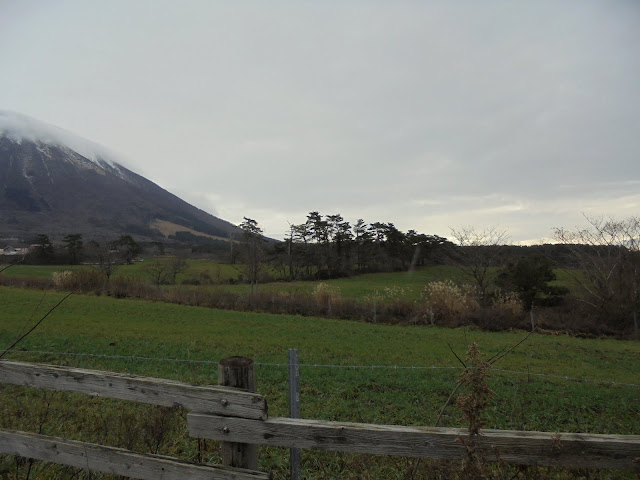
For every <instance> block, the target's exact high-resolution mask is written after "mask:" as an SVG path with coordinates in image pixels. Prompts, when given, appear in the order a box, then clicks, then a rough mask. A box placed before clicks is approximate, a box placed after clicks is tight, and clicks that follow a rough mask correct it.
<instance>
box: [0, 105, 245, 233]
mask: <svg viewBox="0 0 640 480" xmlns="http://www.w3.org/2000/svg"><path fill="white" fill-rule="evenodd" d="M176 168H177V167H176ZM235 230H236V227H235V226H234V225H232V224H231V223H229V222H226V221H224V220H222V219H220V218H217V217H214V216H213V215H210V214H208V213H206V212H204V211H203V210H200V209H198V208H196V207H194V206H193V205H190V204H188V203H187V202H185V201H183V200H181V199H180V198H178V197H177V196H175V195H173V194H172V193H170V192H168V191H166V190H164V189H163V188H161V187H159V186H158V185H156V184H155V183H153V182H151V181H150V180H147V179H146V178H144V177H142V176H140V175H138V174H136V173H134V172H132V171H131V170H129V169H127V168H126V167H124V166H123V165H122V164H120V163H118V161H116V155H114V154H112V153H110V152H109V151H108V150H107V149H105V148H104V147H101V146H100V145H97V144H95V143H92V142H90V141H88V140H85V139H83V138H80V137H77V136H75V135H73V134H71V133H69V132H67V131H65V130H62V129H60V128H57V127H54V126H52V125H49V124H46V123H43V122H40V121H38V120H35V119H33V118H30V117H27V116H25V115H21V114H18V113H14V112H5V111H0V238H7V237H17V238H23V239H25V240H26V241H29V240H30V239H32V238H33V237H35V236H36V235H37V234H39V233H44V234H47V235H49V236H50V237H51V238H52V239H54V238H60V237H63V236H64V235H67V234H69V233H82V234H83V236H84V238H85V239H94V238H95V239H113V238H117V237H119V236H121V235H125V234H128V235H132V236H133V237H134V238H136V239H138V240H161V239H162V238H165V237H166V236H167V235H169V234H171V233H175V232H178V231H186V232H189V233H191V234H195V235H201V236H208V237H214V238H222V239H227V238H228V236H229V234H230V233H232V232H234V231H235Z"/></svg>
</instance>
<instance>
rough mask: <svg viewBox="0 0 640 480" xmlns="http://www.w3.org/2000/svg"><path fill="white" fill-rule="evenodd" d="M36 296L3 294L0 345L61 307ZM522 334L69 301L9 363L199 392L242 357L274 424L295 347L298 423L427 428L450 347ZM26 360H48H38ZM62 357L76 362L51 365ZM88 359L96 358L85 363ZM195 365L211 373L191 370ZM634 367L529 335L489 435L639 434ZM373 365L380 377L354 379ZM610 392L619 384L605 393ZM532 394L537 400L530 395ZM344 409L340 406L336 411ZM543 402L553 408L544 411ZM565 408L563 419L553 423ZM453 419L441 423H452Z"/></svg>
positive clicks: (623, 348)
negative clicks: (154, 381)
mask: <svg viewBox="0 0 640 480" xmlns="http://www.w3.org/2000/svg"><path fill="white" fill-rule="evenodd" d="M45 293H46V294H45V296H44V298H42V295H43V294H42V293H41V292H34V291H29V290H22V289H11V288H1V289H0V304H1V305H2V307H3V308H2V312H3V313H2V317H3V321H2V324H1V325H0V342H2V345H7V344H9V343H10V342H11V341H12V340H13V339H14V338H15V337H16V335H17V334H18V332H19V331H20V329H21V328H22V327H23V325H24V324H25V322H27V321H28V320H29V317H30V316H31V315H32V314H33V318H32V320H31V322H33V321H34V320H35V319H37V318H39V316H40V315H41V314H42V313H43V312H45V311H46V310H47V309H48V308H49V307H50V306H52V305H53V304H55V302H57V300H58V299H59V298H60V296H61V294H60V293H53V292H45ZM36 309H37V310H36ZM524 335H525V334H524V332H504V333H487V332H481V331H473V330H463V329H441V328H429V327H418V326H415V327H410V326H389V325H371V324H366V323H358V322H348V321H340V320H328V319H317V318H309V317H297V316H279V315H269V314H257V313H247V312H233V311H221V310H211V309H204V308H197V307H184V306H179V305H171V304H165V303H152V302H147V301H135V300H115V299H112V298H109V297H95V296H72V297H70V298H69V299H68V300H67V301H66V302H65V303H64V304H63V305H62V306H61V307H60V308H58V309H57V310H55V311H54V313H53V314H52V315H51V316H50V317H49V318H47V319H46V320H45V322H44V323H43V324H42V326H41V327H40V328H39V329H38V330H36V331H35V332H34V333H33V334H32V335H30V336H29V337H28V338H27V339H26V340H25V341H24V342H23V343H21V344H20V345H19V349H20V350H22V351H17V352H15V353H12V354H11V357H12V358H16V359H30V360H36V359H37V360H43V359H44V360H46V361H54V362H64V363H69V364H74V365H79V366H86V367H92V368H93V367H95V368H103V369H112V370H117V371H128V372H131V373H138V374H145V375H153V376H159V377H163V378H176V379H180V380H185V381H190V382H199V383H202V382H204V383H206V382H209V381H211V380H212V379H214V378H215V371H216V370H215V362H216V361H217V360H219V359H220V358H223V357H226V356H231V355H244V356H249V357H252V358H254V360H255V361H256V362H257V363H259V364H260V366H259V369H258V375H259V382H260V384H261V387H260V390H261V392H262V393H264V394H265V395H267V397H268V399H269V404H270V406H271V409H272V413H275V414H276V415H283V414H284V413H285V412H286V405H285V400H286V395H285V393H286V388H285V385H284V383H283V382H284V380H285V379H284V375H285V373H286V368H284V366H282V365H283V364H285V363H286V358H287V350H288V349H289V348H298V349H299V350H300V356H301V361H302V363H304V364H305V365H306V366H305V367H303V374H304V375H305V376H306V378H304V376H303V383H304V385H305V388H307V389H310V391H312V392H313V394H312V395H309V396H308V398H307V399H306V400H305V401H304V402H303V412H304V414H305V415H306V416H309V417H320V418H333V419H340V420H348V421H372V422H383V423H400V424H403V423H410V424H423V425H429V424H431V423H433V422H434V421H435V416H434V415H435V414H436V412H437V411H438V409H439V407H440V406H441V405H442V404H443V402H444V399H445V398H446V395H448V392H449V390H450V388H451V387H452V386H453V385H454V382H455V379H456V374H457V373H459V371H458V370H456V369H457V367H459V363H458V361H457V360H456V358H455V357H454V355H453V354H452V353H451V351H450V350H449V346H448V345H451V347H452V348H453V349H454V350H455V351H456V352H457V353H458V355H460V356H463V355H464V352H465V349H466V345H467V344H468V343H471V342H477V343H478V345H479V346H480V349H481V350H482V351H483V352H485V353H487V354H488V355H489V356H491V355H493V354H495V353H497V352H499V351H501V350H502V349H503V348H505V347H508V346H510V345H513V344H515V343H516V342H517V341H518V340H519V339H520V338H522V337H523V336H524ZM25 350H26V351H25ZM29 351H43V352H54V353H51V354H42V355H41V354H31V353H28V352H29ZM56 352H57V353H56ZM61 352H65V353H69V354H81V355H80V356H76V355H58V353H61ZM95 354H98V355H105V357H100V356H99V357H92V356H91V355H95ZM82 355H89V356H82ZM112 356H113V357H117V356H122V357H131V356H137V357H157V358H162V359H182V360H191V361H192V364H188V363H178V362H172V361H169V360H165V361H145V360H139V361H138V360H131V359H127V358H123V359H117V358H109V357H112ZM196 361H205V362H214V364H208V363H202V364H200V363H193V362H196ZM311 365H332V367H316V366H311ZM638 365H640V344H639V343H638V342H635V341H618V340H610V339H577V338H570V337H566V336H543V335H533V336H531V337H530V338H529V339H528V340H527V342H526V343H524V344H523V345H521V346H520V347H518V349H517V350H515V351H514V352H512V353H511V354H509V355H508V356H507V357H506V358H504V359H503V360H502V361H501V362H500V363H499V364H498V365H496V367H497V368H500V369H504V370H513V371H517V372H521V373H520V374H515V373H504V372H496V373H495V375H494V382H495V383H496V386H495V388H496V393H497V394H498V395H497V397H496V402H497V405H496V410H495V412H493V413H492V416H491V418H492V420H491V426H492V427H494V428H516V427H518V428H519V427H522V426H525V427H526V428H531V429H539V430H553V431H555V430H566V431H579V429H580V426H581V425H589V426H590V431H598V432H599V433H636V434H637V433H640V422H637V421H635V422H634V421H631V420H632V419H633V418H635V420H638V417H637V415H638V410H637V409H638V406H637V405H635V406H634V403H637V402H633V401H631V400H632V399H633V398H637V396H638V392H639V390H638V389H637V388H634V387H626V386H624V385H622V384H640V373H639V372H638ZM371 366H377V367H384V368H357V367H371ZM388 367H391V368H388ZM393 367H402V368H400V369H397V368H393ZM404 367H417V368H415V369H411V368H404ZM425 367H437V368H434V369H431V368H425ZM440 367H448V368H443V369H440ZM449 367H450V368H449ZM537 375H553V376H557V377H558V378H555V377H554V378H544V377H538V376H537ZM563 377H569V378H571V379H588V380H590V381H592V382H589V383H587V382H581V381H575V380H566V379H564V378H563ZM613 381H615V382H616V384H618V385H612V384H611V382H613ZM601 382H603V383H601ZM525 384H526V385H527V388H528V389H529V392H528V395H529V396H531V401H532V402H535V403H536V404H537V405H538V406H537V407H536V408H535V409H533V410H531V411H530V412H529V414H528V415H527V416H526V418H525V419H519V420H518V422H521V423H523V424H524V425H515V424H514V423H513V422H514V420H513V418H512V415H511V413H510V412H506V411H505V410H504V408H509V405H510V404H511V406H513V402H515V401H516V400H515V399H517V396H518V393H517V391H518V390H520V389H522V388H523V385H525ZM538 388H540V391H539V392H536V390H537V389H538ZM514 389H515V390H514ZM350 390H352V392H351V393H347V392H349V391H350ZM376 391H379V392H381V393H382V398H379V397H377V396H376V394H375V393H376ZM568 392H573V393H572V394H568ZM514 396H515V397H514ZM387 397H388V398H394V402H393V404H394V405H393V408H386V407H384V405H385V401H386V399H387ZM346 399H348V400H349V401H346V402H345V400H346ZM418 399H420V401H418ZM625 399H626V401H625ZM357 400H362V401H363V402H364V405H365V406H366V407H365V408H363V407H362V405H360V406H359V404H358V401H357ZM605 400H606V401H605ZM549 402H551V403H552V404H554V405H555V406H554V407H553V408H552V409H551V411H546V408H547V407H548V405H547V404H548V403H549ZM603 405H607V407H606V409H605V410H606V411H603V412H601V414H599V415H594V416H593V417H590V416H587V417H585V418H583V419H582V420H581V423H576V419H575V418H574V417H573V411H574V407H578V406H579V407H580V408H582V407H584V408H587V409H589V408H592V409H596V410H597V411H600V410H602V409H603ZM556 407H557V408H556ZM564 409H566V413H567V416H565V415H562V414H561V413H560V412H561V411H563V410H564ZM607 412H608V413H607ZM507 413H509V414H508V415H507ZM607 415H611V417H609V418H608V417H607ZM454 417H455V416H454ZM454 420H455V418H451V419H450V421H451V422H452V423H453V424H455V423H456V421H454Z"/></svg>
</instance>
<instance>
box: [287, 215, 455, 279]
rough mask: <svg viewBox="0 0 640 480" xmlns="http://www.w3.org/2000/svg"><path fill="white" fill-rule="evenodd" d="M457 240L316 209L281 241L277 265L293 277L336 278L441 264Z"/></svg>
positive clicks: (294, 226) (291, 228)
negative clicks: (353, 218) (353, 221)
mask: <svg viewBox="0 0 640 480" xmlns="http://www.w3.org/2000/svg"><path fill="white" fill-rule="evenodd" d="M451 245H452V244H451V242H449V241H448V240H447V239H446V238H443V237H439V236H437V235H425V234H423V233H418V232H416V231H415V230H409V231H408V232H406V233H405V232H402V231H400V230H398V229H397V228H396V227H395V225H394V224H393V223H383V222H375V223H370V224H367V223H366V222H365V221H364V220H363V219H358V220H357V221H356V223H355V224H354V225H351V224H350V223H349V222H348V221H345V220H344V218H343V217H342V215H340V214H335V215H322V214H320V213H319V212H317V211H314V212H310V213H309V214H308V215H307V220H306V221H305V222H304V223H301V224H298V225H291V227H290V231H289V236H288V238H287V239H285V241H284V242H282V243H280V244H277V245H276V246H275V251H276V255H275V264H276V265H277V266H278V267H279V268H280V270H281V271H282V273H283V276H285V277H289V278H291V279H300V278H334V277H341V276H347V275H351V274H354V273H364V272H374V271H377V272H379V271H394V270H407V269H409V268H410V267H411V266H412V265H413V266H416V265H425V264H426V263H436V262H438V261H439V259H441V258H442V257H443V255H442V252H444V250H445V249H446V247H447V246H451Z"/></svg>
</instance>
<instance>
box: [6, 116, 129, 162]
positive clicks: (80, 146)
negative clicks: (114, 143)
mask: <svg viewBox="0 0 640 480" xmlns="http://www.w3.org/2000/svg"><path fill="white" fill-rule="evenodd" d="M3 136H4V137H7V138H9V139H10V140H12V141H15V142H17V143H21V142H22V141H24V140H26V141H30V142H41V143H44V144H47V145H55V146H59V147H64V148H68V149H70V150H73V151H74V152H76V153H78V154H80V155H82V156H83V157H84V158H86V159H87V160H90V161H91V162H93V163H95V164H97V165H99V166H101V167H103V166H104V165H103V162H104V163H107V164H108V165H109V166H111V167H113V168H115V169H117V170H119V169H120V167H121V165H122V161H121V160H120V159H119V158H118V155H117V154H114V153H113V152H111V151H110V150H109V149H107V148H106V147H103V146H102V145H99V144H97V143H95V142H92V141H90V140H87V139H85V138H82V137H80V136H78V135H75V134H73V133H71V132H69V131H67V130H64V129H62V128H60V127H56V126H54V125H51V124H49V123H46V122H43V121H41V120H37V119H35V118H33V117H29V116H28V115H24V114H22V113H18V112H13V111H9V110H0V138H1V137H3Z"/></svg>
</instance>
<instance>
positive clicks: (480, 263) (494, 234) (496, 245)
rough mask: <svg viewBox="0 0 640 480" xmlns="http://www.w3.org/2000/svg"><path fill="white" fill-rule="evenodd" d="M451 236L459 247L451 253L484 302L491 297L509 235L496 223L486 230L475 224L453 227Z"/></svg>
mask: <svg viewBox="0 0 640 480" xmlns="http://www.w3.org/2000/svg"><path fill="white" fill-rule="evenodd" d="M450 230H451V236H452V237H453V238H454V240H455V242H456V243H457V244H458V246H459V247H460V248H456V249H455V250H454V251H453V253H452V258H453V260H454V261H455V262H456V264H457V265H458V266H459V267H460V269H461V270H462V271H463V272H464V273H465V274H466V275H467V276H469V277H470V278H472V279H473V281H474V282H475V284H476V285H477V286H478V288H479V290H480V299H481V301H482V303H486V302H487V300H488V298H487V297H488V293H489V287H490V286H491V285H492V284H493V282H494V281H495V278H496V268H495V267H498V266H500V263H501V251H500V246H502V245H504V244H505V243H506V242H507V240H508V239H509V236H508V235H507V232H506V231H505V230H500V229H498V228H497V227H495V226H492V227H487V228H485V229H483V230H476V229H475V228H474V227H470V226H469V227H461V228H459V229H455V228H451V229H450Z"/></svg>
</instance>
